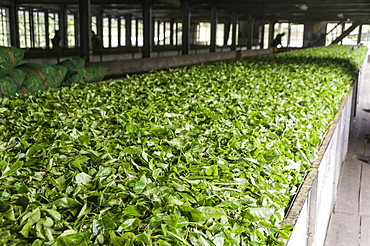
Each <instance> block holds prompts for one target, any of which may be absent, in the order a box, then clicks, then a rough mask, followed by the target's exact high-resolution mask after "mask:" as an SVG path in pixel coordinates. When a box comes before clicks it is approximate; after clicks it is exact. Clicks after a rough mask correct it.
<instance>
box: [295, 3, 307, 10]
mask: <svg viewBox="0 0 370 246" xmlns="http://www.w3.org/2000/svg"><path fill="white" fill-rule="evenodd" d="M296 7H297V8H299V9H300V10H302V11H306V10H307V9H308V6H307V4H297V5H296Z"/></svg>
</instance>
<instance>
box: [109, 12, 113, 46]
mask: <svg viewBox="0 0 370 246" xmlns="http://www.w3.org/2000/svg"><path fill="white" fill-rule="evenodd" d="M108 44H109V48H112V16H108Z"/></svg>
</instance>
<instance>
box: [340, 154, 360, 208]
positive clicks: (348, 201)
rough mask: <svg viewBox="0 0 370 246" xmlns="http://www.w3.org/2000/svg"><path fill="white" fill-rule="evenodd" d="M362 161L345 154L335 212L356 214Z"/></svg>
mask: <svg viewBox="0 0 370 246" xmlns="http://www.w3.org/2000/svg"><path fill="white" fill-rule="evenodd" d="M361 164H362V162H361V161H359V160H357V159H355V158H353V157H351V156H350V155H347V158H346V160H345V162H344V163H343V167H342V171H341V177H340V178H339V184H338V193H337V202H336V206H335V212H336V213H339V212H343V213H349V214H358V209H359V190H360V177H361Z"/></svg>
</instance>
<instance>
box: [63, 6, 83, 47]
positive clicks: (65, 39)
mask: <svg viewBox="0 0 370 246" xmlns="http://www.w3.org/2000/svg"><path fill="white" fill-rule="evenodd" d="M89 30H90V29H89ZM59 33H60V36H61V37H62V42H61V44H60V45H61V46H62V47H64V48H65V47H67V45H68V37H67V7H64V8H63V10H62V11H60V12H59Z"/></svg>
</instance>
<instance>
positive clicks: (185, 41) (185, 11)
mask: <svg viewBox="0 0 370 246" xmlns="http://www.w3.org/2000/svg"><path fill="white" fill-rule="evenodd" d="M181 7H182V54H183V55H187V54H189V50H190V3H189V0H183V1H182V2H181Z"/></svg>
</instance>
